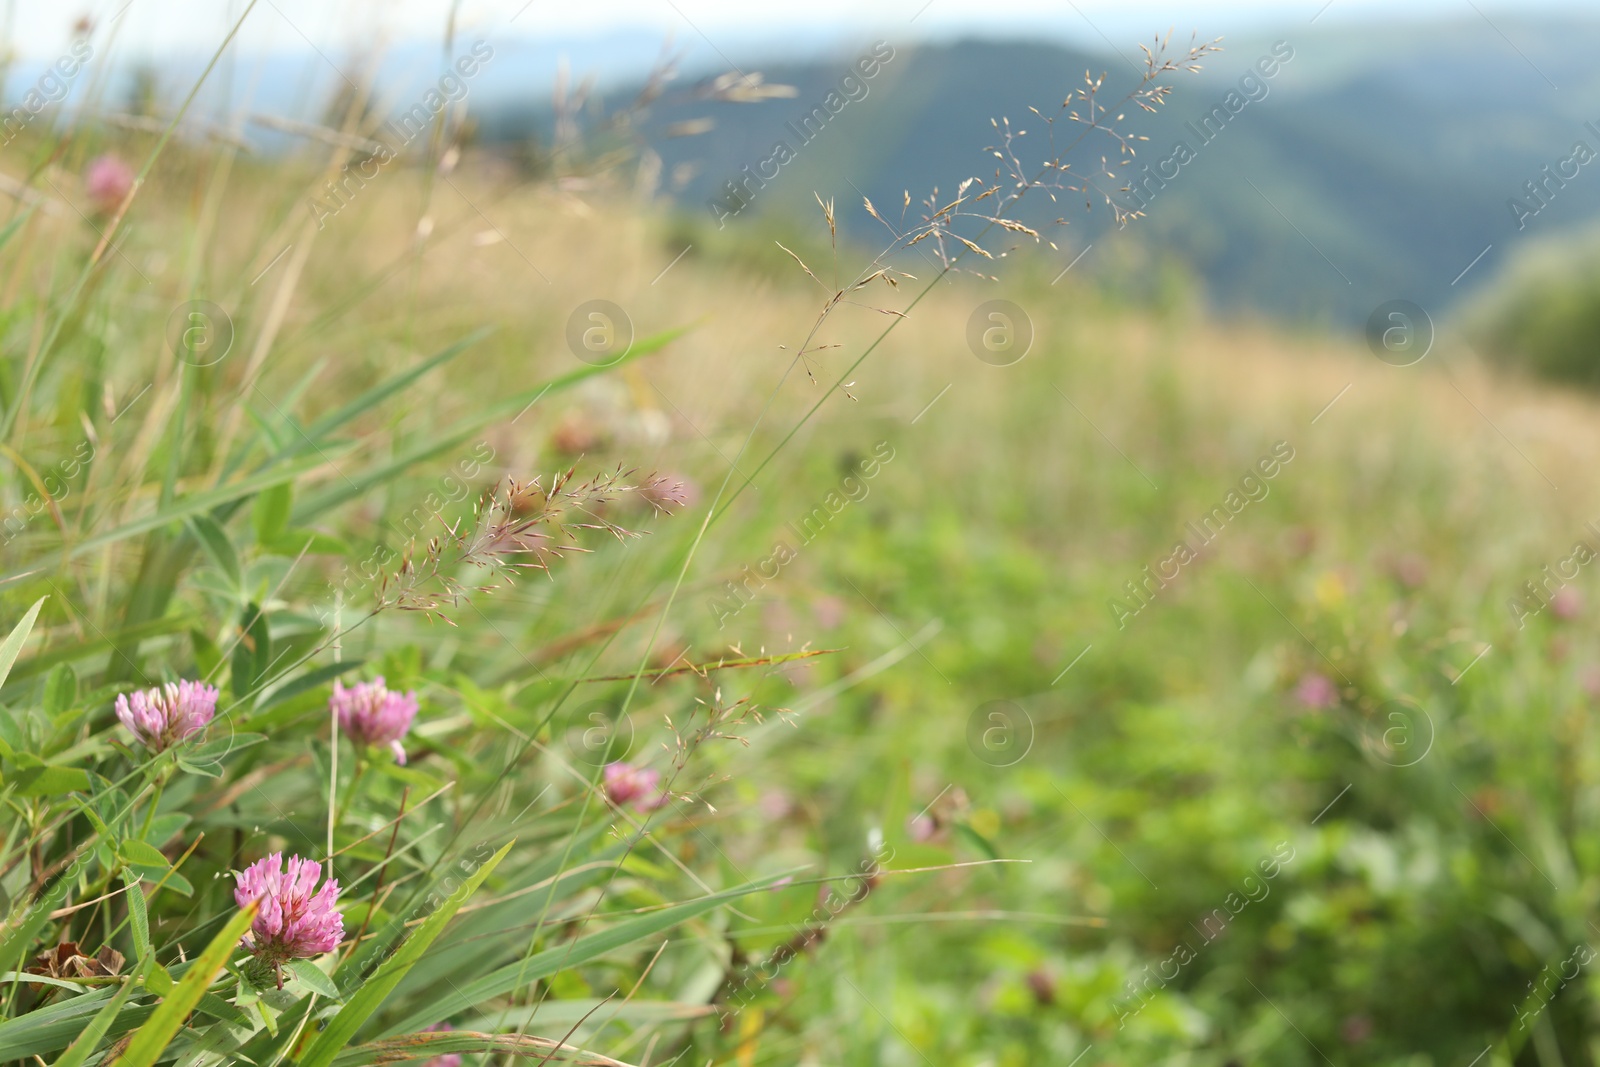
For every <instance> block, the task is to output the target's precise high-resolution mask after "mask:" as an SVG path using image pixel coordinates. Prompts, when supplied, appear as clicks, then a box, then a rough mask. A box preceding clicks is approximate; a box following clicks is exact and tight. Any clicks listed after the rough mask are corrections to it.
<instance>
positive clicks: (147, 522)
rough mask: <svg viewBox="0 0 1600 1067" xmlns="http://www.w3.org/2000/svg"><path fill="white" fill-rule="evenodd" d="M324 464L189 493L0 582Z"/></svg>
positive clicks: (312, 462) (303, 464)
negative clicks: (169, 504)
mask: <svg viewBox="0 0 1600 1067" xmlns="http://www.w3.org/2000/svg"><path fill="white" fill-rule="evenodd" d="M326 462H327V460H326V459H324V458H323V457H321V456H315V457H312V458H310V459H306V460H302V461H300V462H299V463H295V464H293V465H291V466H288V467H282V468H279V469H276V470H271V471H264V472H262V473H260V474H254V475H251V476H250V477H248V478H241V479H240V480H239V481H237V482H230V483H228V484H227V485H219V486H217V487H216V488H215V489H207V490H205V491H204V492H200V493H194V494H191V495H190V496H186V497H183V498H182V499H180V500H176V501H174V502H173V504H172V506H170V507H166V508H160V509H158V510H157V511H155V512H154V513H153V514H150V515H146V516H144V517H143V518H139V519H134V520H133V521H132V522H129V523H125V524H124V525H122V526H118V527H117V528H116V529H113V530H107V531H105V532H104V533H98V534H95V535H94V536H93V537H87V538H85V539H84V540H82V541H79V542H78V543H77V544H75V545H73V546H72V547H71V548H68V549H65V550H63V551H62V552H61V553H60V554H59V555H57V556H56V557H55V559H54V560H52V561H49V562H47V563H41V564H39V565H38V566H33V567H28V568H26V569H24V570H18V571H11V572H9V573H7V574H4V575H0V583H3V582H8V581H11V580H13V579H16V578H21V577H22V576H24V575H27V574H34V573H37V572H38V571H40V570H44V569H48V568H51V567H55V566H59V565H60V564H62V563H65V562H67V561H68V560H73V559H77V558H78V557H80V556H84V555H87V554H88V553H90V552H93V551H94V550H95V549H98V548H104V547H105V546H106V545H109V544H115V543H116V542H118V541H123V540H126V539H127V538H130V537H136V536H138V535H139V534H142V533H148V532H150V531H151V530H156V529H159V528H161V527H163V526H166V525H167V524H169V523H173V522H178V521H179V520H181V519H187V518H188V517H189V516H191V515H198V514H200V513H201V512H206V511H210V510H211V509H212V508H215V507H217V506H218V505H220V504H226V503H229V502H230V501H234V500H238V499H240V498H242V497H247V496H250V495H252V494H254V493H259V492H261V490H263V489H269V488H271V487H272V486H275V485H280V484H282V483H283V482H287V481H293V480H294V479H296V478H298V477H300V476H301V475H302V474H305V473H306V472H307V471H310V470H313V469H314V468H316V467H319V466H321V465H322V464H324V463H326Z"/></svg>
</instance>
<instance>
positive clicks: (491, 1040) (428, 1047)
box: [333, 1030, 626, 1067]
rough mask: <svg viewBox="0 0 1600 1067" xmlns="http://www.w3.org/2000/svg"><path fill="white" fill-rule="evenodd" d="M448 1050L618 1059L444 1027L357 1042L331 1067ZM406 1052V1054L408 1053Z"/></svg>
mask: <svg viewBox="0 0 1600 1067" xmlns="http://www.w3.org/2000/svg"><path fill="white" fill-rule="evenodd" d="M447 1052H508V1053H511V1054H512V1055H514V1056H517V1057H528V1058H530V1059H531V1058H532V1057H534V1056H537V1057H538V1058H539V1063H576V1064H584V1065H587V1067H607V1065H609V1064H617V1065H618V1067H626V1065H625V1064H622V1062H621V1061H620V1060H614V1059H611V1058H610V1057H609V1056H602V1055H600V1054H599V1053H596V1052H586V1051H584V1050H583V1049H580V1048H573V1047H572V1046H571V1045H567V1044H564V1043H562V1042H559V1041H552V1040H551V1039H549V1038H547V1037H531V1036H528V1035H525V1034H480V1033H474V1032H473V1031H470V1030H456V1031H444V1032H442V1033H415V1034H406V1035H404V1036H403V1037H387V1038H384V1039H383V1040H381V1041H373V1042H371V1043H370V1044H366V1045H360V1046H358V1047H356V1048H353V1049H350V1050H348V1051H346V1052H341V1053H340V1054H339V1055H338V1056H337V1057H336V1058H335V1059H334V1061H333V1067H367V1065H368V1064H372V1063H394V1062H396V1061H397V1060H401V1059H406V1060H417V1061H421V1060H424V1059H426V1058H428V1057H430V1056H442V1055H444V1054H445V1053H447ZM407 1053H409V1055H407Z"/></svg>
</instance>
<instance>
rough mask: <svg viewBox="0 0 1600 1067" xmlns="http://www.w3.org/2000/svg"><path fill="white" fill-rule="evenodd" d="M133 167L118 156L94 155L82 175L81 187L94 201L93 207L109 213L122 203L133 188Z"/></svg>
mask: <svg viewBox="0 0 1600 1067" xmlns="http://www.w3.org/2000/svg"><path fill="white" fill-rule="evenodd" d="M133 182H134V173H133V168H132V167H130V166H128V165H127V164H126V163H124V162H123V161H122V159H121V158H120V157H118V156H113V155H104V156H97V157H95V159H94V161H93V162H91V163H90V164H89V169H88V170H87V171H86V172H85V173H84V176H83V189H84V192H86V193H87V194H88V195H89V199H90V200H92V201H93V202H94V206H95V209H96V210H97V211H100V212H101V213H103V214H107V215H109V214H110V213H111V212H113V211H115V210H116V209H117V208H118V207H120V206H121V205H122V201H123V199H124V198H125V197H127V195H128V190H129V189H132V188H133Z"/></svg>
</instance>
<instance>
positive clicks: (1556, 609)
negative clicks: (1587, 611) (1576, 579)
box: [1550, 585, 1583, 622]
mask: <svg viewBox="0 0 1600 1067" xmlns="http://www.w3.org/2000/svg"><path fill="white" fill-rule="evenodd" d="M1550 614H1552V615H1554V616H1555V617H1556V618H1558V619H1560V620H1561V621H1562V622H1568V621H1570V620H1572V619H1576V618H1577V617H1578V616H1579V615H1581V614H1583V594H1582V593H1580V592H1578V591H1577V590H1576V589H1574V588H1573V587H1572V586H1570V585H1564V586H1562V587H1561V588H1560V589H1557V590H1556V591H1555V594H1554V595H1553V596H1551V598H1550Z"/></svg>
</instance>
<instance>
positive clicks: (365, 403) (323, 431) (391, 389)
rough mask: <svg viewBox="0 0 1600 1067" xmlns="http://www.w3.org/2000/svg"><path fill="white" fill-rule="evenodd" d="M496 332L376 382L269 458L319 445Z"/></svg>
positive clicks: (478, 334)
mask: <svg viewBox="0 0 1600 1067" xmlns="http://www.w3.org/2000/svg"><path fill="white" fill-rule="evenodd" d="M493 332H494V329H493V327H488V326H486V327H484V328H482V329H479V330H475V331H473V332H472V333H470V334H468V335H467V336H466V337H463V338H462V339H461V340H459V341H457V342H456V343H455V344H453V345H451V346H450V347H449V348H446V349H445V350H444V351H442V352H440V353H439V354H438V355H436V356H430V357H429V358H427V359H425V360H423V361H422V362H421V363H418V364H417V365H416V366H415V367H412V368H411V369H410V370H408V371H405V372H404V373H401V374H397V375H395V376H394V377H393V378H390V379H388V380H387V381H384V382H380V383H379V384H377V385H375V386H373V387H372V388H371V389H368V390H367V391H366V392H365V393H362V394H361V395H360V396H358V397H356V398H355V399H354V400H352V401H350V403H348V404H346V405H345V406H344V407H342V408H339V409H338V410H337V411H333V412H330V413H328V414H327V415H324V416H323V417H322V418H320V419H318V420H317V421H316V422H314V423H312V424H311V425H310V426H308V427H306V429H305V436H304V437H297V438H296V440H297V443H296V444H295V445H293V446H291V447H290V448H288V449H287V450H286V451H284V452H283V453H281V454H280V455H278V456H275V457H273V460H272V461H269V462H275V461H277V460H279V459H292V458H293V457H295V456H297V455H300V454H301V453H303V452H305V451H307V450H308V449H311V448H315V447H316V445H317V443H318V442H320V441H322V440H323V439H324V438H325V437H327V436H328V435H329V434H330V433H332V432H333V431H334V430H337V429H338V428H339V427H341V426H343V425H344V424H345V423H347V422H349V421H351V420H352V419H354V418H357V417H358V416H360V415H362V414H364V413H366V412H368V411H371V410H372V409H373V408H375V407H377V406H378V405H379V404H381V403H383V402H384V401H385V400H387V399H389V398H390V397H391V396H393V395H395V394H396V393H398V392H400V391H401V390H403V389H406V388H407V387H409V386H410V385H411V384H412V383H413V382H415V381H416V380H417V379H418V378H421V377H422V376H423V375H424V374H427V373H428V372H429V371H431V370H433V369H434V368H435V367H438V366H442V365H443V364H445V363H448V362H450V361H451V360H452V359H455V358H456V357H457V356H459V355H460V354H461V353H463V352H465V351H466V350H467V349H468V348H471V347H472V346H473V345H475V344H477V343H478V342H479V341H481V340H483V339H484V338H485V337H487V336H489V334H491V333H493Z"/></svg>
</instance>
